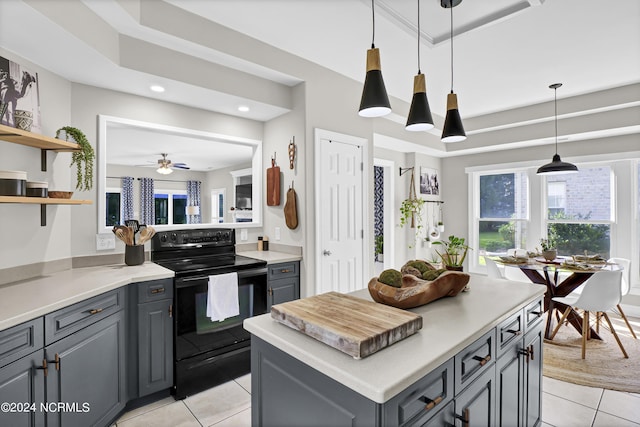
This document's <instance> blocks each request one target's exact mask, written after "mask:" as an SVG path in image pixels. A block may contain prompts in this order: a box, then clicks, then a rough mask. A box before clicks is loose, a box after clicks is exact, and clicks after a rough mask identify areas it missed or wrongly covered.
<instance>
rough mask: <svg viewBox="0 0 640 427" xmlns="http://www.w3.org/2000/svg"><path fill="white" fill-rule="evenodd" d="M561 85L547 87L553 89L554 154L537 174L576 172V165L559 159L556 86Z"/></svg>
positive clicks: (555, 84) (559, 84) (560, 84)
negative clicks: (549, 161)
mask: <svg viewBox="0 0 640 427" xmlns="http://www.w3.org/2000/svg"><path fill="white" fill-rule="evenodd" d="M560 86H562V83H554V84H552V85H551V86H549V89H553V103H554V105H555V124H556V154H554V155H553V159H552V160H551V163H547V164H546V165H543V166H540V167H539V168H538V172H537V174H538V175H562V174H565V173H578V168H577V167H576V165H574V164H571V163H566V162H563V161H562V160H560V156H559V155H558V97H557V93H558V88H559V87H560Z"/></svg>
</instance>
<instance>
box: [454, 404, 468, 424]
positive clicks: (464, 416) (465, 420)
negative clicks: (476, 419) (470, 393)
mask: <svg viewBox="0 0 640 427" xmlns="http://www.w3.org/2000/svg"><path fill="white" fill-rule="evenodd" d="M470 416H471V414H470V413H469V408H466V409H465V410H464V411H462V415H457V414H456V418H457V419H459V420H460V421H462V427H469V422H470V421H471V420H470V419H469V418H470Z"/></svg>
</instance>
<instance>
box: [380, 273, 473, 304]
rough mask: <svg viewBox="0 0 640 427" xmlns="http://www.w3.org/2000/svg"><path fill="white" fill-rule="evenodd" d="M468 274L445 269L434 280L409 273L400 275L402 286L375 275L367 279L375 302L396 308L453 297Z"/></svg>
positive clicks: (465, 284)
mask: <svg viewBox="0 0 640 427" xmlns="http://www.w3.org/2000/svg"><path fill="white" fill-rule="evenodd" d="M469 278H470V277H469V275H468V274H466V273H462V272H459V271H445V272H444V273H442V274H441V275H440V276H438V277H437V278H436V279H435V280H423V279H419V278H417V277H416V276H413V275H411V274H405V275H403V276H402V287H401V288H396V287H394V286H389V285H386V284H384V283H382V282H379V281H378V278H377V277H374V278H372V279H371V280H370V281H369V294H370V295H371V298H373V300H374V301H375V302H379V303H381V304H386V305H390V306H392V307H397V308H413V307H418V306H421V305H424V304H428V303H430V302H431V301H435V300H437V299H440V298H442V297H446V296H448V297H454V296H456V295H458V294H459V293H460V291H462V290H463V289H464V287H465V286H467V283H469Z"/></svg>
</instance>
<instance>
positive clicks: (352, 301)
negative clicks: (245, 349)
mask: <svg viewBox="0 0 640 427" xmlns="http://www.w3.org/2000/svg"><path fill="white" fill-rule="evenodd" d="M271 317H272V318H274V319H275V320H276V321H278V322H280V323H282V324H284V325H287V326H289V327H290V328H293V329H295V330H297V331H300V332H302V333H303V334H306V335H309V336H310V337H313V338H315V339H317V340H318V341H321V342H323V343H325V344H327V345H330V346H331V347H333V348H335V349H337V350H340V351H342V352H344V353H347V354H348V355H350V356H353V357H354V358H356V359H361V358H363V357H366V356H369V355H371V354H373V353H375V352H376V351H379V350H382V349H383V348H385V347H388V346H390V345H391V344H393V343H395V342H398V341H400V340H403V339H404V338H406V337H408V336H410V335H413V334H415V333H416V332H418V330H420V329H421V328H422V316H419V315H417V314H414V313H411V312H410V311H405V310H400V309H398V308H395V307H390V306H387V305H384V304H378V303H376V302H373V301H367V300H363V299H361V298H356V297H353V296H350V295H345V294H341V293H338V292H327V293H325V294H320V295H315V296H312V297H309V298H303V299H299V300H295V301H289V302H285V303H283V304H278V305H274V306H272V307H271Z"/></svg>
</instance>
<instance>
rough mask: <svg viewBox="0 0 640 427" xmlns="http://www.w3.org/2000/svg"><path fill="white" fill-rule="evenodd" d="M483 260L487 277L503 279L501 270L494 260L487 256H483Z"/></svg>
mask: <svg viewBox="0 0 640 427" xmlns="http://www.w3.org/2000/svg"><path fill="white" fill-rule="evenodd" d="M484 262H485V263H486V264H487V277H490V278H492V279H504V275H503V274H502V271H500V268H499V267H498V264H496V262H495V261H494V260H492V259H490V258H489V257H484Z"/></svg>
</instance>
